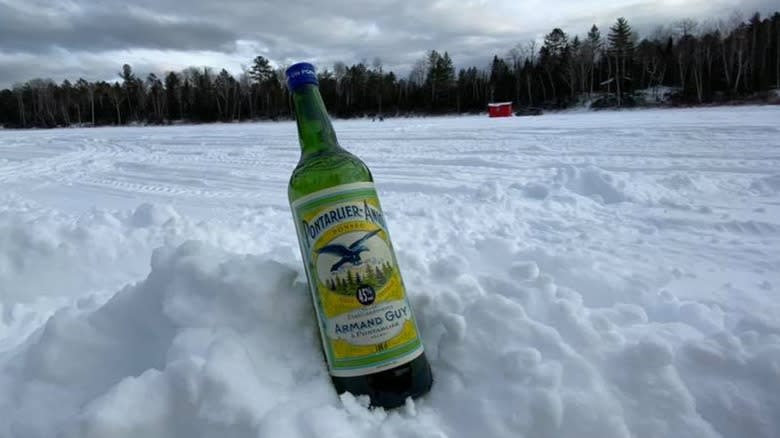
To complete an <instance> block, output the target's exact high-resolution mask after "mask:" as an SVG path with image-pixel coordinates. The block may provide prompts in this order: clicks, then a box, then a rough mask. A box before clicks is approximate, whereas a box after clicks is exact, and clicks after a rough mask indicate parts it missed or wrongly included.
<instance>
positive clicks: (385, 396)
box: [331, 353, 433, 409]
mask: <svg viewBox="0 0 780 438" xmlns="http://www.w3.org/2000/svg"><path fill="white" fill-rule="evenodd" d="M331 379H332V381H333V384H334V386H335V387H336V392H337V393H339V394H343V393H345V392H349V393H350V394H352V395H354V396H362V395H367V396H368V397H369V399H370V402H369V404H370V407H381V408H385V409H392V408H396V407H399V406H402V405H404V404H405V403H406V399H407V398H409V397H411V398H413V399H414V398H417V397H420V396H422V395H424V394H426V393H428V392H429V391H430V389H431V387H432V386H433V374H432V372H431V366H430V364H429V363H428V360H427V359H426V358H425V353H423V354H421V355H420V356H418V357H417V358H415V359H414V360H412V361H411V362H408V363H405V364H403V365H399V366H397V367H395V368H391V369H389V370H386V371H381V372H378V373H375V374H369V375H365V376H357V377H335V376H331Z"/></svg>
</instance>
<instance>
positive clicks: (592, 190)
mask: <svg viewBox="0 0 780 438" xmlns="http://www.w3.org/2000/svg"><path fill="white" fill-rule="evenodd" d="M511 187H512V188H516V189H520V190H521V191H522V192H523V193H524V195H525V196H526V197H528V198H533V199H540V200H542V199H547V198H548V197H549V196H551V195H553V194H555V195H563V196H566V195H567V194H568V195H574V196H577V197H586V198H589V199H591V200H593V201H595V202H598V203H600V204H617V203H620V202H626V201H629V200H630V199H631V198H630V197H629V196H628V195H627V194H626V183H625V182H624V181H622V180H620V179H618V178H617V177H616V176H615V175H613V174H612V173H610V172H607V171H604V170H603V169H600V168H598V167H596V166H573V165H563V166H560V167H557V168H556V169H555V175H554V176H553V178H552V180H551V181H550V182H549V183H539V182H529V183H526V184H513V185H512V186H511Z"/></svg>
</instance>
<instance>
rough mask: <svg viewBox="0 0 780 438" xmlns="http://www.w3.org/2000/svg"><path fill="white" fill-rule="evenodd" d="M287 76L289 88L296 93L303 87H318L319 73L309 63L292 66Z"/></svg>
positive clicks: (288, 69)
mask: <svg viewBox="0 0 780 438" xmlns="http://www.w3.org/2000/svg"><path fill="white" fill-rule="evenodd" d="M285 74H286V75H287V86H288V87H289V88H290V91H295V90H297V89H298V88H300V87H301V86H303V85H306V84H311V85H318V84H319V82H318V81H317V71H316V69H315V68H314V66H313V65H312V64H309V63H308V62H299V63H296V64H293V65H291V66H290V67H288V68H287V71H286V72H285Z"/></svg>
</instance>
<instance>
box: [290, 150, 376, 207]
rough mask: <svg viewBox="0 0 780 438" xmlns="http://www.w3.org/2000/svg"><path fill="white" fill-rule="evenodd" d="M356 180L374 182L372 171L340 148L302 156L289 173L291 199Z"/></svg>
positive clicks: (354, 156) (358, 159)
mask: <svg viewBox="0 0 780 438" xmlns="http://www.w3.org/2000/svg"><path fill="white" fill-rule="evenodd" d="M356 182H373V176H372V175H371V170H370V169H369V168H368V166H367V165H366V163H364V162H363V160H361V159H360V158H358V157H357V156H356V155H354V154H352V153H350V152H348V151H346V150H344V149H341V150H337V151H328V152H323V153H319V154H313V155H309V156H302V157H301V160H300V161H299V162H298V165H297V166H296V167H295V169H294V170H293V171H292V174H291V175H290V181H289V184H288V197H289V200H290V202H292V201H294V200H295V199H298V198H300V197H301V196H306V195H308V194H311V193H314V192H317V191H320V190H324V189H327V188H331V187H336V186H339V185H344V184H351V183H356Z"/></svg>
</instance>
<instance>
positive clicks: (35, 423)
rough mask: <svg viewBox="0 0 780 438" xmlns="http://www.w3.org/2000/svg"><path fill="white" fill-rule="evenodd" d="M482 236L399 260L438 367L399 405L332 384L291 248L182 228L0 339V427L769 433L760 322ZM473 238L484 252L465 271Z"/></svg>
mask: <svg viewBox="0 0 780 438" xmlns="http://www.w3.org/2000/svg"><path fill="white" fill-rule="evenodd" d="M147 209H148V207H141V208H140V209H139V210H136V212H135V213H134V214H133V215H131V216H130V217H129V219H128V220H130V221H131V222H132V221H133V220H134V219H133V218H134V217H136V219H137V216H138V214H139V211H141V212H144V211H146V210H147ZM141 214H145V213H141ZM171 217H177V215H176V214H172V215H171ZM168 220H170V219H168ZM153 222H155V223H157V225H156V230H157V232H161V230H162V229H164V227H165V223H168V221H165V222H164V223H163V224H159V222H160V220H156V221H153ZM424 222H426V223H427V222H428V221H424ZM144 223H146V222H145V221H144ZM125 231H126V232H130V233H132V231H129V229H125ZM498 242H500V241H492V240H484V239H477V240H474V241H473V242H471V243H470V244H469V243H467V242H464V243H463V244H462V245H463V247H462V248H461V249H462V250H465V253H466V255H465V256H443V257H441V258H438V257H437V258H434V259H431V260H428V261H426V262H422V263H421V264H419V265H416V264H415V263H414V261H413V260H414V257H411V260H409V257H406V258H405V259H406V262H407V263H406V270H407V271H408V272H407V273H408V274H409V275H408V278H409V279H410V291H411V294H412V301H413V306H414V308H415V309H416V311H417V313H418V315H419V319H420V321H421V329H422V332H423V335H424V342H425V345H426V347H427V349H428V354H429V356H430V358H431V361H432V365H433V366H434V370H435V373H436V374H435V376H436V383H435V388H434V389H433V391H432V392H431V393H430V394H429V395H428V396H426V397H424V398H422V399H420V400H418V401H417V402H416V403H413V402H411V401H410V403H409V404H408V405H407V406H406V408H403V409H400V410H397V411H392V412H389V413H388V412H384V411H373V412H370V411H368V410H367V409H366V408H365V406H364V404H363V401H362V400H360V399H355V398H353V397H350V396H348V395H347V396H344V397H341V398H339V397H337V396H336V394H335V393H334V392H333V390H332V387H331V386H330V382H329V380H328V377H327V375H326V371H325V366H324V363H323V361H322V357H321V354H320V352H319V344H318V342H319V341H318V338H317V333H316V326H315V324H314V322H313V315H312V313H311V306H310V303H309V297H308V294H307V291H306V289H305V284H304V282H303V281H304V280H303V277H302V271H301V269H300V267H299V262H298V261H297V260H296V257H295V254H294V251H293V249H292V247H288V248H286V249H285V250H275V251H272V252H266V253H261V254H257V255H239V254H236V253H231V252H227V251H225V250H222V249H218V248H216V247H214V246H211V245H208V244H206V243H203V242H199V241H188V242H184V243H182V244H180V245H166V246H163V247H162V248H160V249H158V250H156V251H154V253H153V254H152V255H151V262H150V265H151V272H150V273H149V275H148V276H147V277H146V278H145V279H144V280H143V281H141V282H139V283H137V284H132V285H128V286H127V287H124V288H122V289H121V290H119V291H117V292H116V293H115V294H114V295H113V296H112V297H111V298H110V299H108V300H107V301H106V302H104V303H100V304H95V303H91V304H90V303H88V302H82V303H81V304H79V303H78V302H77V303H74V304H72V305H69V306H66V307H63V308H61V309H59V310H57V311H56V312H55V313H54V314H53V315H52V316H51V317H50V318H49V319H48V320H47V321H46V322H45V324H43V326H42V327H40V328H39V329H38V330H36V331H35V333H34V334H33V335H32V336H30V337H29V338H28V339H27V340H26V341H25V342H24V343H23V344H21V345H18V346H16V347H15V348H13V349H10V350H9V351H6V352H5V353H4V357H3V362H4V366H3V368H2V372H1V373H0V394H2V396H0V412H2V413H3V414H2V415H0V417H3V418H1V419H2V421H1V422H0V425H1V426H0V435H3V436H12V437H49V436H64V437H84V438H86V437H104V436H109V435H110V436H112V437H125V436H126V437H137V436H166V437H185V436H186V437H199V436H202V437H206V436H235V437H243V436H247V437H248V436H258V435H260V436H266V435H274V436H285V437H297V436H300V437H304V436H323V437H324V436H332V435H333V434H341V436H356V437H357V436H363V435H366V434H374V433H379V434H382V435H387V436H410V437H411V436H415V437H417V436H419V437H423V436H449V437H470V436H475V435H478V434H485V433H487V434H489V435H490V436H495V437H502V436H506V437H514V436H518V434H521V435H527V436H550V437H553V436H556V437H558V436H578V435H580V434H581V433H582V431H592V432H593V433H598V435H599V436H611V437H629V436H648V437H649V436H697V437H706V436H720V434H722V433H723V432H726V431H733V432H735V433H736V432H737V431H744V430H745V428H744V427H745V423H747V424H749V425H750V427H752V428H754V429H753V433H752V434H751V435H752V436H767V437H768V436H771V435H772V432H771V431H773V430H778V429H777V428H778V427H780V423H779V421H780V419H778V418H777V416H774V415H773V414H772V412H776V409H777V408H778V407H780V404H778V395H777V394H780V372H779V371H778V368H777V363H780V362H778V361H780V326H778V325H777V324H776V323H774V322H768V321H765V322H763V323H761V322H758V321H756V322H754V323H751V324H747V322H745V324H747V325H746V326H745V327H743V328H737V329H735V330H734V331H731V332H730V331H727V328H726V325H725V322H724V314H723V312H722V311H721V310H720V309H718V308H717V306H708V305H706V304H702V303H699V302H694V301H687V300H681V299H679V298H677V297H675V296H674V295H672V294H670V293H668V292H663V293H661V294H659V295H654V294H645V295H642V296H641V297H639V298H638V301H643V305H639V304H633V303H626V302H616V303H614V304H612V305H609V306H601V307H592V306H588V305H586V304H585V303H584V301H583V296H582V294H581V293H580V292H579V291H578V290H577V289H574V288H570V287H563V286H560V285H558V284H557V283H556V279H555V277H554V276H551V275H550V273H548V272H546V271H545V269H544V268H540V264H541V265H542V266H544V265H545V264H546V263H547V261H546V260H545V257H544V256H539V257H536V260H534V259H533V258H531V259H529V258H528V253H527V252H525V251H522V250H518V249H513V248H511V247H507V246H505V245H501V244H500V243H498ZM497 245H498V246H497ZM407 247H409V245H407ZM410 249H412V250H413V249H414V248H413V247H411V248H410ZM415 253H418V254H419V252H417V251H415ZM491 253H492V254H494V255H495V256H496V258H492V259H491V262H490V268H489V269H487V268H472V269H468V268H466V267H467V266H480V265H481V264H482V263H483V262H484V261H483V260H481V258H482V257H484V256H490V255H491ZM547 257H549V256H547ZM410 261H411V262H412V263H409V262H410ZM479 271H482V272H481V273H480V272H479ZM423 282H424V284H427V285H428V287H423ZM585 284H587V282H586V283H585ZM663 327H666V328H665V329H664V328H663ZM725 375H728V376H729V377H730V380H729V382H730V383H729V385H726V386H723V385H722V384H721V379H722V378H724V377H725ZM744 391H749V393H750V394H751V397H750V398H749V399H747V398H745V397H744ZM41 412H46V416H45V419H43V421H42V418H41ZM745 416H747V417H745ZM759 419H761V421H758V420H759ZM58 434H61V435H58Z"/></svg>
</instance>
